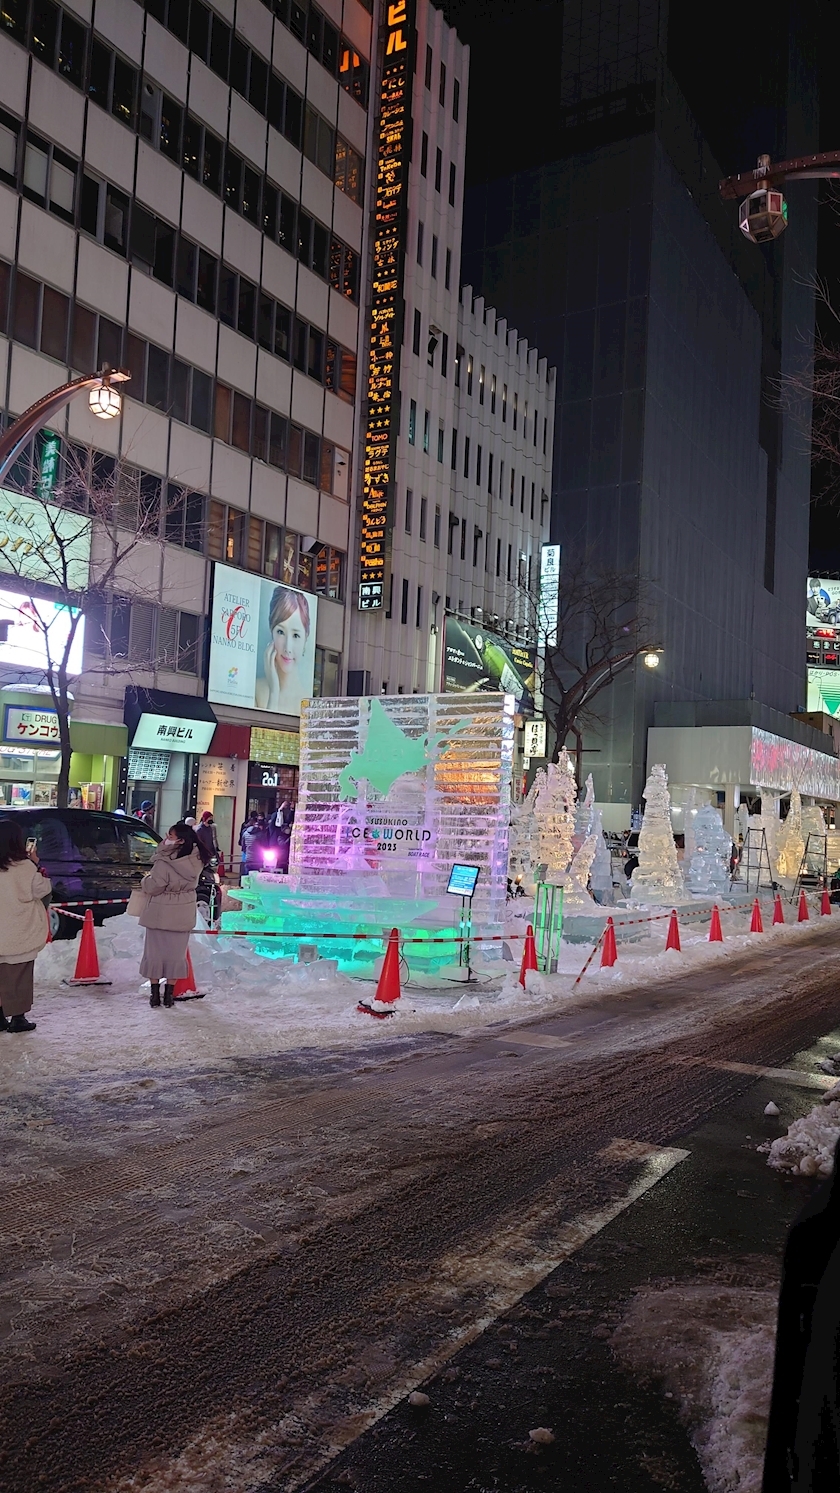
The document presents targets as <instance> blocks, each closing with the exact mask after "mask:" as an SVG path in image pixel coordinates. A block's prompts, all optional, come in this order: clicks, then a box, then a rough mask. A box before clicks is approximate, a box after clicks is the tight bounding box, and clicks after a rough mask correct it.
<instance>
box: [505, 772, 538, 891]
mask: <svg viewBox="0 0 840 1493" xmlns="http://www.w3.org/2000/svg"><path fill="white" fill-rule="evenodd" d="M545 778H546V773H545V768H543V767H540V768H538V769H537V772H536V773H535V775H534V781H533V783H532V784H531V787H530V788H529V790H528V792H527V793H526V795H525V797H524V798H523V800H522V802H521V804H514V803H512V804H511V810H510V853H509V858H508V876H509V878H510V880H511V881H513V880H515V879H516V877H517V876H520V877H521V879H522V885H523V886H524V888H525V890H526V891H527V892H532V891H533V889H534V871H535V867H536V866H537V865H538V864H539V848H540V832H539V826H538V824H537V816H536V814H535V812H534V804H535V802H536V798H537V794H538V793H539V791H540V789H541V787H542V786H543V785H544V783H545Z"/></svg>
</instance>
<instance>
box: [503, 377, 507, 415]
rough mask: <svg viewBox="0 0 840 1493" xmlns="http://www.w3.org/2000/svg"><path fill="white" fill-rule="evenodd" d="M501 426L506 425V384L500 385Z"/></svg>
mask: <svg viewBox="0 0 840 1493" xmlns="http://www.w3.org/2000/svg"><path fill="white" fill-rule="evenodd" d="M502 424H503V425H506V424H507V384H502Z"/></svg>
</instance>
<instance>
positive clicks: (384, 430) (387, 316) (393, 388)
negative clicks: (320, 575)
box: [359, 0, 416, 611]
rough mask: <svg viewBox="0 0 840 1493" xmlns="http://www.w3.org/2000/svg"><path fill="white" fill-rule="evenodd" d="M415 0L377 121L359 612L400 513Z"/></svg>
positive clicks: (386, 40)
mask: <svg viewBox="0 0 840 1493" xmlns="http://www.w3.org/2000/svg"><path fill="white" fill-rule="evenodd" d="M415 36H416V33H415V0H397V3H396V4H393V5H387V6H386V8H385V22H384V26H383V28H382V35H381V39H380V45H381V48H382V53H381V62H382V69H381V82H380V90H379V118H378V121H377V126H376V190H375V196H374V206H373V265H372V271H373V272H372V277H371V291H370V319H369V328H368V335H369V349H368V369H367V413H366V425H365V445H364V460H363V464H362V505H361V534H360V544H359V562H360V569H359V610H360V611H374V610H378V609H380V608H382V607H384V606H385V596H386V586H387V584H388V579H389V571H390V533H391V528H392V525H393V512H394V491H393V490H394V467H395V461H396V440H397V435H398V433H399V426H400V396H399V369H400V349H401V347H402V339H403V322H404V301H403V279H404V270H405V239H406V228H407V217H408V166H409V158H410V154H411V89H412V80H413V76H414V53H415Z"/></svg>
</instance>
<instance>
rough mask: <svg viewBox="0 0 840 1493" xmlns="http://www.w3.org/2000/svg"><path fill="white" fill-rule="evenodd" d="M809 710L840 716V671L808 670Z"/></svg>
mask: <svg viewBox="0 0 840 1493" xmlns="http://www.w3.org/2000/svg"><path fill="white" fill-rule="evenodd" d="M807 709H808V710H821V711H822V712H823V713H824V714H825V715H834V716H840V669H809V670H808V703H807Z"/></svg>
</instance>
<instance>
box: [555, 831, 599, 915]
mask: <svg viewBox="0 0 840 1493" xmlns="http://www.w3.org/2000/svg"><path fill="white" fill-rule="evenodd" d="M601 840H602V842H603V835H602V836H601ZM597 848H598V842H597V837H596V835H595V833H594V830H593V829H592V828H591V827H590V830H589V834H588V835H585V836H584V839H583V843H582V844H581V846H580V848H579V849H578V850H576V851H575V853H574V855H573V857H572V864H571V865H570V867H569V870H568V873H567V875H566V879H565V881H564V882H563V913H564V915H565V914H566V913H569V912H585V911H587V910H588V909H589V908H591V906H592V902H593V898H592V896H591V895H590V892H589V889H588V888H589V873H590V871H591V869H592V862H593V861H594V859H595V852H596V850H597Z"/></svg>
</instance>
